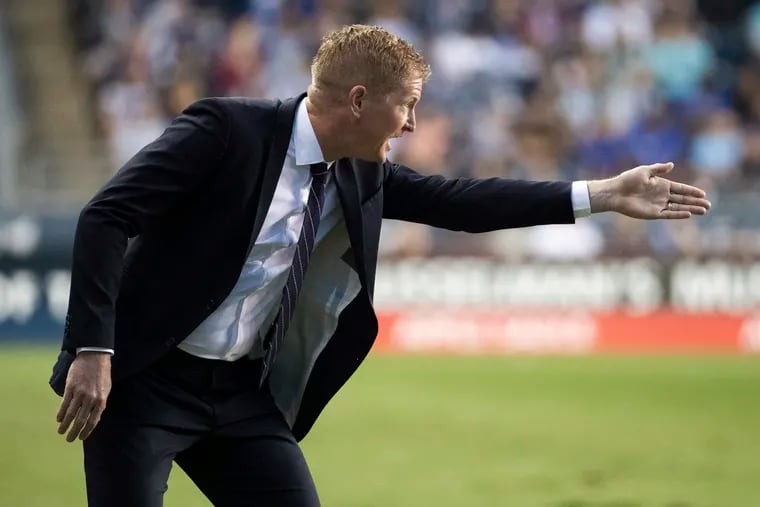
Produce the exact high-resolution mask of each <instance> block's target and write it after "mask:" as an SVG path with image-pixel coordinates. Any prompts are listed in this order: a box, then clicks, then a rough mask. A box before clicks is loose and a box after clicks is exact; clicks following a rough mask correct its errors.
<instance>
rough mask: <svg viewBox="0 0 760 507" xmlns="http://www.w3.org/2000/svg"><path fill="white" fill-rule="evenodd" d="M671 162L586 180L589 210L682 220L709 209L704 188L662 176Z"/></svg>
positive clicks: (643, 217) (669, 167) (637, 216)
mask: <svg viewBox="0 0 760 507" xmlns="http://www.w3.org/2000/svg"><path fill="white" fill-rule="evenodd" d="M672 170H673V163H672V162H669V163H667V164H652V165H643V166H639V167H635V168H633V169H629V170H628V171H625V172H622V173H620V174H619V175H617V176H615V177H614V178H610V179H606V180H598V181H589V182H588V189H589V198H590V200H591V211H592V212H595V213H596V212H599V211H615V212H617V213H621V214H623V215H627V216H629V217H633V218H640V219H645V220H656V219H684V218H690V217H691V216H692V215H704V214H705V213H707V211H708V210H709V209H710V201H708V200H707V199H706V198H705V191H704V190H702V189H700V188H697V187H692V186H691V185H686V184H684V183H677V182H675V181H671V180H669V179H666V178H663V176H664V175H666V174H668V173H669V172H670V171H672Z"/></svg>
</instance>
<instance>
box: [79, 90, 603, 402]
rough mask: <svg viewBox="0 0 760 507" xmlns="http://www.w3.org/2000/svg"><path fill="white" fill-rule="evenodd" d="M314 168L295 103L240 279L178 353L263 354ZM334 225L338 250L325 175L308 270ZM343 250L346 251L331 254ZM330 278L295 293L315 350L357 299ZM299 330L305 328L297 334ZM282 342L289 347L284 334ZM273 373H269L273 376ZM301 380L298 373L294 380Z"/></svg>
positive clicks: (349, 283)
mask: <svg viewBox="0 0 760 507" xmlns="http://www.w3.org/2000/svg"><path fill="white" fill-rule="evenodd" d="M318 162H325V160H324V156H323V154H322V150H321V148H320V146H319V143H318V141H317V137H316V134H315V133H314V128H313V127H312V125H311V120H310V119H309V115H308V113H307V111H306V101H305V100H304V101H301V103H300V104H299V106H298V111H297V112H296V118H295V122H294V124H293V132H292V133H291V136H290V144H289V145H288V151H287V155H286V157H285V162H284V165H283V168H282V173H281V174H280V179H279V181H278V182H277V187H276V188H275V192H274V196H273V198H272V204H271V205H270V207H269V210H268V211H267V215H266V218H265V219H264V223H263V225H262V228H261V231H260V233H259V236H258V237H257V238H256V241H255V243H254V245H253V248H252V249H251V252H250V254H249V256H248V259H247V260H246V262H245V265H244V266H243V269H242V271H241V273H240V277H239V278H238V281H237V283H236V284H235V286H234V287H233V288H232V291H231V292H230V294H229V295H228V296H227V297H226V299H225V300H224V301H223V302H222V303H221V304H220V305H219V307H218V308H217V309H216V310H215V311H214V312H213V313H212V314H211V315H209V316H208V317H207V318H206V319H205V320H204V321H203V322H201V324H200V325H199V326H198V327H197V328H195V330H194V331H193V332H192V333H190V335H188V337H187V338H185V339H184V340H183V341H182V342H180V343H179V344H178V347H179V348H180V349H182V350H184V351H185V352H188V353H190V354H193V355H195V356H198V357H203V358H207V359H221V360H225V361H234V360H236V359H239V358H241V357H244V356H247V355H248V356H250V357H260V356H262V355H263V352H262V349H261V343H262V339H261V338H262V336H261V334H263V332H265V331H264V330H266V329H267V328H268V325H269V324H270V323H271V322H272V320H274V318H275V316H276V314H277V311H278V310H279V305H280V301H281V298H282V291H283V289H284V287H285V283H286V281H287V278H288V271H289V270H290V266H291V264H292V261H293V255H294V253H295V248H296V245H297V243H298V237H299V235H300V233H301V226H302V224H303V215H304V212H305V210H306V203H307V202H308V198H309V190H310V186H311V171H310V165H311V164H314V163H318ZM571 200H572V206H573V211H574V214H575V217H576V218H580V217H585V216H588V215H589V214H591V204H590V200H589V194H588V184H587V182H585V181H575V182H573V184H572V188H571ZM336 226H339V228H340V229H341V231H339V232H340V234H338V235H334V236H336V237H335V238H334V239H333V240H331V242H332V243H334V244H335V245H336V246H337V247H339V248H343V245H342V242H346V241H345V240H346V239H347V235H346V234H345V222H344V217H343V210H342V209H341V207H340V206H339V201H338V195H337V188H336V186H335V180H334V178H333V177H332V175H331V176H330V177H329V178H328V181H327V185H326V187H325V204H324V207H323V209H322V215H321V219H320V224H319V229H318V231H317V238H316V243H315V254H314V256H315V257H313V258H312V260H311V263H310V266H311V267H314V265H315V261H317V262H319V264H320V266H319V269H320V270H329V269H330V268H329V266H330V263H331V262H333V261H339V259H338V258H337V256H336V259H330V260H327V259H323V260H322V261H320V259H318V258H316V257H317V253H318V249H317V246H318V245H319V244H320V243H321V242H322V241H323V240H325V237H326V236H328V234H330V233H331V231H332V230H333V229H335V228H336ZM340 238H342V239H340ZM346 246H348V245H346ZM344 250H345V248H343V250H341V251H340V252H339V254H338V255H340V253H342V251H344ZM319 257H320V258H321V257H322V256H319ZM341 268H342V267H341ZM311 271H312V269H309V270H308V272H307V280H305V282H308V279H309V278H310V277H309V276H308V273H310V272H311ZM332 276H333V280H335V279H336V278H335V277H338V278H339V279H341V280H342V283H341V284H340V287H338V286H336V287H326V286H325V284H324V283H322V284H321V285H317V286H316V287H314V288H313V289H310V286H309V284H308V283H307V284H306V285H305V286H304V287H303V288H302V291H301V293H302V294H303V293H304V292H307V293H308V292H312V293H313V294H318V296H317V297H310V296H308V294H307V295H306V296H301V295H299V301H301V300H302V299H304V298H310V299H312V301H311V302H313V303H316V304H317V305H319V302H320V301H321V302H322V303H323V308H321V310H322V311H324V310H325V309H326V310H327V312H328V314H327V315H326V316H325V317H324V318H323V319H322V320H320V321H319V324H320V327H321V328H322V332H321V333H319V336H318V340H317V344H318V345H317V346H316V347H317V348H318V349H319V350H321V348H322V347H324V345H325V344H326V339H327V338H329V336H331V334H332V332H333V331H334V330H335V327H336V326H337V319H338V316H339V313H340V311H342V309H343V308H344V307H345V306H346V305H347V304H348V303H350V302H351V301H352V300H353V299H354V297H356V295H357V294H358V292H359V290H360V286H359V284H358V278H357V277H356V275H355V273H351V276H348V275H347V274H346V273H344V272H343V271H341V269H340V268H339V269H338V271H336V272H335V273H333V275H332ZM312 283H314V282H312ZM299 306H300V305H298V304H297V305H296V315H295V316H294V323H293V324H291V327H297V326H298V322H303V321H305V320H309V319H310V320H312V321H314V320H315V319H317V320H318V317H316V316H315V312H310V313H309V316H308V317H304V316H301V317H300V318H299V315H298V313H299ZM325 307H326V308H325ZM315 310H316V309H315ZM301 331H305V330H303V329H302V330H301ZM328 333H329V334H328ZM290 334H291V330H290V329H289V330H288V336H289V335H290ZM285 342H286V344H287V343H288V339H287V336H286V340H285ZM82 351H100V352H109V353H111V354H113V353H114V351H113V350H112V349H105V348H101V347H80V348H78V349H77V353H79V352H82ZM301 352H303V351H301ZM314 352H316V350H312V351H311V353H312V354H313V353H314ZM313 359H314V358H305V357H304V358H302V361H300V362H301V363H304V364H305V365H306V366H308V368H309V370H310V369H311V366H312V364H313ZM293 373H295V372H293ZM274 374H275V375H276V372H274ZM302 375H303V373H302V372H301V375H299V376H302ZM299 399H300V398H299Z"/></svg>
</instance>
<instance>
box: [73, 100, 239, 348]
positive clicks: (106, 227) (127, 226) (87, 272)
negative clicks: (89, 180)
mask: <svg viewBox="0 0 760 507" xmlns="http://www.w3.org/2000/svg"><path fill="white" fill-rule="evenodd" d="M229 128H230V127H229V122H228V120H227V117H226V115H225V114H224V111H223V110H222V106H221V105H220V104H219V103H218V102H217V101H214V100H213V99H212V100H202V101H199V102H196V103H195V104H193V105H191V106H190V107H188V108H187V109H186V110H185V111H184V112H183V114H182V115H181V116H179V117H177V118H176V119H175V120H174V121H173V122H172V124H171V125H170V126H169V127H168V128H167V129H166V130H165V131H164V133H163V134H162V135H161V136H160V137H159V138H158V139H156V140H155V141H153V142H152V143H150V144H148V145H147V146H146V147H145V148H143V149H142V150H141V151H140V152H138V153H137V154H136V155H135V156H134V157H132V159H130V160H129V161H128V162H127V163H126V164H125V165H124V167H122V168H121V169H120V170H119V172H117V173H116V175H114V177H113V178H112V179H111V180H110V181H109V182H108V183H106V185H105V186H104V187H103V188H102V189H101V190H100V191H99V192H98V193H97V194H96V195H95V196H94V197H93V198H92V199H91V200H90V202H89V203H87V205H86V206H85V207H84V209H83V210H82V212H81V213H80V215H79V221H78V223H77V228H76V233H75V236H74V251H73V261H72V269H71V292H70V296H69V312H68V315H67V317H66V328H65V330H64V339H63V346H62V348H63V349H64V350H69V351H71V352H74V351H75V350H76V349H77V348H82V347H99V348H105V349H113V346H114V338H113V333H114V308H115V303H116V298H117V295H118V291H119V284H120V281H121V274H122V269H123V259H124V253H125V251H126V247H127V239H128V238H131V237H134V236H136V235H138V234H140V233H141V232H142V231H143V230H145V229H146V228H149V227H150V226H151V225H152V224H153V223H155V222H156V220H158V219H160V218H161V217H162V216H164V215H165V214H167V213H168V212H170V211H171V210H172V209H174V208H176V207H177V205H179V204H181V202H182V201H183V200H184V199H187V198H188V197H189V196H191V195H192V193H193V192H194V191H196V190H197V189H198V188H199V187H200V185H201V183H202V182H203V181H204V180H205V179H206V178H208V177H209V176H210V175H211V173H212V170H213V168H214V166H215V163H214V162H215V161H217V160H219V159H221V157H222V156H223V154H224V151H225V149H226V145H227V141H228V139H229Z"/></svg>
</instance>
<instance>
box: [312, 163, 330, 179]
mask: <svg viewBox="0 0 760 507" xmlns="http://www.w3.org/2000/svg"><path fill="white" fill-rule="evenodd" d="M310 169H311V175H312V176H324V175H326V174H327V163H325V162H317V163H316V164H311V166H310Z"/></svg>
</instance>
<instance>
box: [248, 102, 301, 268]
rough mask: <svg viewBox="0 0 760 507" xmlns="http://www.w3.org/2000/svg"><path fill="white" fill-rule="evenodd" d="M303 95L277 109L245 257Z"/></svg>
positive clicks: (268, 202)
mask: <svg viewBox="0 0 760 507" xmlns="http://www.w3.org/2000/svg"><path fill="white" fill-rule="evenodd" d="M304 97H306V94H305V93H304V94H301V95H300V96H299V97H295V98H290V99H287V100H285V101H283V102H282V103H281V104H280V107H279V109H278V110H277V113H276V118H275V124H274V129H273V131H274V136H273V137H272V142H271V144H270V146H269V154H268V157H267V161H266V167H265V169H264V171H263V174H262V175H261V179H262V181H261V187H260V191H259V193H258V195H257V196H256V198H257V199H258V201H257V205H256V213H255V215H254V216H255V217H256V218H255V219H254V223H253V230H252V231H251V237H250V239H249V241H248V254H247V255H246V257H247V256H248V255H250V253H251V249H252V248H253V245H254V243H255V242H256V238H257V237H258V236H259V232H261V227H262V226H263V225H264V219H265V218H266V216H267V211H268V210H269V206H270V205H271V204H272V198H273V197H274V191H275V188H277V182H278V181H279V179H280V173H282V165H283V164H284V163H285V157H286V156H287V154H288V145H289V144H290V136H291V134H292V132H293V123H294V122H295V114H296V110H297V108H298V104H300V102H301V100H303V98H304Z"/></svg>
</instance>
